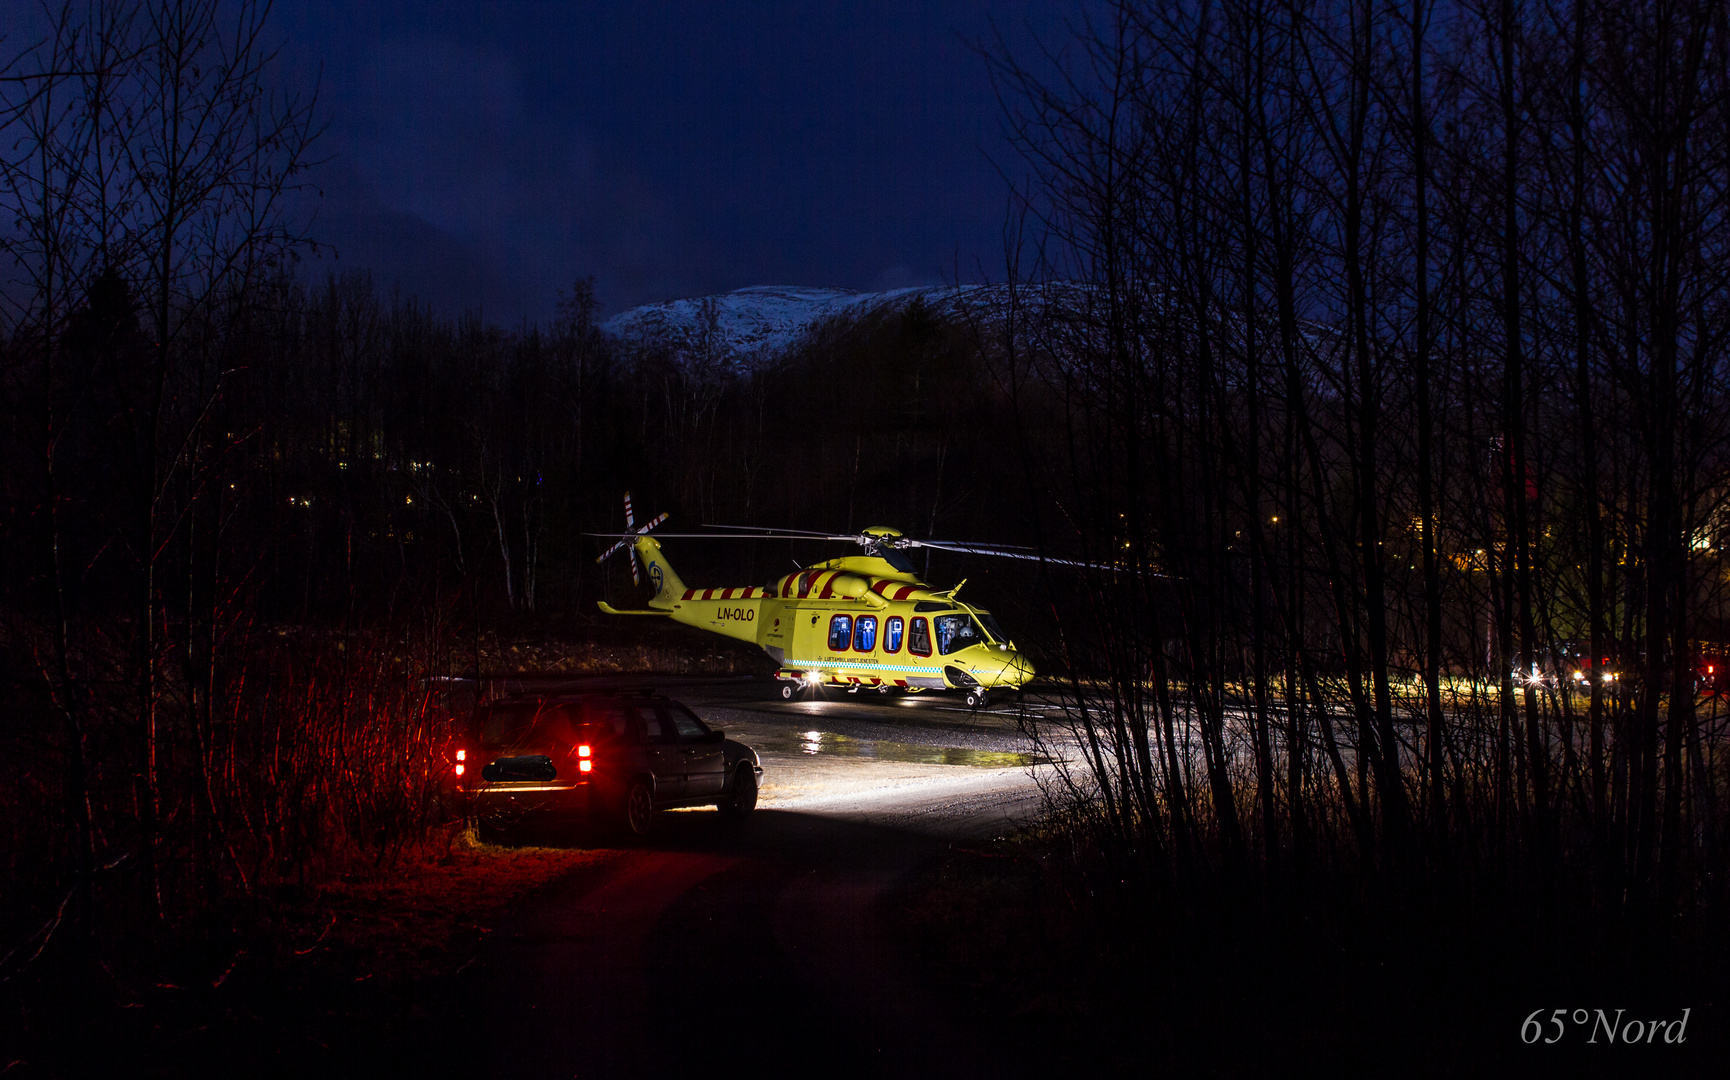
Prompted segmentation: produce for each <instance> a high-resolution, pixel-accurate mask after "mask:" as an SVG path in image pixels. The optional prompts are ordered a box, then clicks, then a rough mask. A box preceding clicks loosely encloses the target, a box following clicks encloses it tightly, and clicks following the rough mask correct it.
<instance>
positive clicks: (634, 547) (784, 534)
mask: <svg viewBox="0 0 1730 1080" xmlns="http://www.w3.org/2000/svg"><path fill="white" fill-rule="evenodd" d="M666 520H667V515H666V514H661V515H660V516H659V517H656V518H655V519H654V520H652V521H650V522H649V523H648V524H646V525H643V526H640V527H639V526H637V525H636V523H635V520H634V519H633V517H632V511H631V496H630V494H629V493H628V492H627V493H626V495H625V529H626V531H625V532H624V533H602V534H596V535H601V536H607V537H617V538H618V542H617V543H615V544H614V545H613V546H612V547H611V548H609V549H607V550H606V551H605V552H603V553H602V554H601V556H600V557H599V558H597V559H596V560H595V561H596V562H604V561H605V560H606V559H607V558H608V557H610V556H612V555H614V554H616V553H618V552H620V551H625V552H628V554H627V556H626V557H627V558H628V559H630V562H631V580H632V581H633V582H640V579H639V578H638V576H637V561H638V560H641V562H642V564H643V568H644V571H645V572H646V573H647V574H648V575H649V584H650V585H651V586H652V587H653V588H654V590H655V592H654V595H653V596H652V597H650V599H649V607H648V610H639V611H620V610H619V609H617V608H615V607H613V606H612V605H611V604H608V603H607V602H606V601H604V600H603V601H601V602H600V609H601V610H602V611H604V612H606V613H607V614H609V615H660V616H667V617H671V618H672V619H673V620H674V621H675V622H680V623H683V624H685V625H686V626H694V627H696V628H697V629H699V630H708V631H711V632H712V633H716V634H722V635H725V636H726V637H730V638H736V639H738V640H740V641H749V642H751V643H752V644H755V645H757V646H759V647H760V648H762V650H763V651H764V652H766V653H768V654H769V657H770V658H771V659H773V660H774V661H775V663H776V664H777V665H779V670H777V671H776V673H775V678H776V679H778V680H780V683H781V696H782V697H783V698H791V697H793V696H794V695H795V694H796V693H798V692H799V690H800V689H801V688H806V689H811V688H815V687H818V686H834V687H845V688H846V689H848V690H850V691H853V692H857V691H859V690H861V689H874V690H877V691H880V692H883V693H888V692H890V691H892V690H895V689H897V688H899V689H901V690H904V691H906V692H907V693H918V692H920V691H924V690H959V691H963V692H965V694H966V695H967V704H968V705H970V706H979V705H983V704H985V701H986V696H987V694H988V693H989V692H990V691H992V690H994V689H997V688H999V687H1005V688H1010V689H1018V688H1020V687H1021V686H1022V685H1024V684H1025V683H1026V682H1027V681H1028V680H1029V679H1031V678H1033V665H1032V664H1030V663H1029V662H1028V661H1027V658H1026V657H1024V656H1022V655H1021V653H1020V652H1018V651H1016V648H1015V643H1014V642H1012V641H1011V640H1010V639H1009V637H1008V636H1007V635H1005V634H1004V632H1003V630H1002V629H1001V628H1000V627H999V626H998V625H997V620H996V619H993V618H992V617H991V613H990V612H988V611H985V610H983V609H981V608H977V607H973V606H972V605H970V604H967V603H966V602H964V601H962V600H960V599H958V598H957V596H956V594H957V593H959V592H960V591H961V585H965V584H966V581H965V580H963V581H962V582H961V584H960V585H956V586H955V587H954V588H951V589H946V590H937V589H933V588H932V587H931V586H929V585H927V584H925V583H924V582H923V581H920V580H919V577H918V573H917V571H915V570H914V568H913V564H912V562H910V561H909V560H908V558H907V556H906V555H905V554H903V553H904V552H905V551H907V550H909V549H912V548H932V549H935V550H938V551H952V552H960V553H965V554H975V555H997V556H1003V557H1007V558H1014V559H1031V560H1035V561H1043V562H1050V563H1059V564H1063V565H1071V566H1081V565H1091V564H1083V563H1071V562H1069V561H1068V560H1064V559H1043V558H1041V557H1040V556H1038V555H1034V554H1029V553H1028V551H1027V549H1025V548H1021V549H1012V548H1008V547H1004V546H999V545H989V544H969V543H954V542H951V541H942V540H915V539H912V538H911V537H908V536H904V535H902V533H901V532H900V531H899V530H897V529H892V528H889V527H887V526H881V525H879V526H873V527H871V528H869V529H865V530H863V531H862V532H859V533H857V534H841V535H835V534H830V533H819V532H807V531H804V530H796V529H749V528H741V527H737V526H706V527H708V528H716V529H722V530H726V531H723V532H716V533H662V534H661V536H662V537H663V538H665V539H704V540H715V539H750V538H756V539H774V540H788V539H804V540H833V541H843V542H850V543H855V544H858V545H859V546H860V547H861V548H862V549H864V554H862V555H850V556H846V557H843V558H839V559H830V560H828V561H827V562H821V563H817V564H815V565H813V566H808V567H806V568H804V569H802V570H799V571H797V572H795V573H791V574H788V575H786V576H785V577H781V578H778V579H776V580H775V581H771V582H770V583H769V584H768V585H765V586H755V585H745V586H739V587H735V588H715V589H692V588H689V587H687V586H686V585H685V583H684V582H683V581H680V580H679V575H677V574H675V573H674V572H673V568H672V566H671V565H669V564H668V562H667V557H666V555H665V554H664V553H663V552H662V551H661V545H660V542H659V541H658V540H656V539H655V538H654V537H651V536H649V535H648V533H649V531H650V530H651V529H654V528H655V527H656V526H657V525H660V524H661V523H663V522H665V521H666Z"/></svg>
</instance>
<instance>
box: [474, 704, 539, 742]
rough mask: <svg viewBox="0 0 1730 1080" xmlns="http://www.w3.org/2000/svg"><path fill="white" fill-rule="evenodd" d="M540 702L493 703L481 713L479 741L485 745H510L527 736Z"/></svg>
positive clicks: (523, 739)
mask: <svg viewBox="0 0 1730 1080" xmlns="http://www.w3.org/2000/svg"><path fill="white" fill-rule="evenodd" d="M538 712H540V704H539V703H538V702H533V701H513V702H510V703H508V704H501V705H493V706H491V707H490V708H488V709H487V710H486V711H485V712H484V713H482V714H481V742H482V743H483V744H484V745H486V746H512V745H515V744H517V743H520V742H523V741H525V740H526V739H527V738H528V734H529V729H530V727H532V726H533V725H534V722H535V715H536V714H537V713H538Z"/></svg>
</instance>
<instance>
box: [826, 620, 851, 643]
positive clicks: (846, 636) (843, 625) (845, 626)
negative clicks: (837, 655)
mask: <svg viewBox="0 0 1730 1080" xmlns="http://www.w3.org/2000/svg"><path fill="white" fill-rule="evenodd" d="M851 640H853V616H851V615H837V616H835V617H834V618H832V619H830V620H829V651H830V652H844V651H846V649H847V643H848V642H849V641H851Z"/></svg>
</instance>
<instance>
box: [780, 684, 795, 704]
mask: <svg viewBox="0 0 1730 1080" xmlns="http://www.w3.org/2000/svg"><path fill="white" fill-rule="evenodd" d="M792 698H793V684H792V683H784V684H782V686H781V700H783V701H791V700H792Z"/></svg>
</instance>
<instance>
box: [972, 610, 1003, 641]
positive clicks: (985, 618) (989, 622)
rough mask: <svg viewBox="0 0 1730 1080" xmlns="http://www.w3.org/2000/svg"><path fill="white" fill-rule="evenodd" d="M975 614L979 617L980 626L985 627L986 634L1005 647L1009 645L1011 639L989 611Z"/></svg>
mask: <svg viewBox="0 0 1730 1080" xmlns="http://www.w3.org/2000/svg"><path fill="white" fill-rule="evenodd" d="M973 614H975V615H977V616H978V617H979V622H980V625H982V626H984V627H985V632H986V633H987V634H990V635H991V639H992V640H993V641H997V642H1000V643H1002V644H1004V645H1007V644H1009V638H1008V637H1007V636H1005V635H1004V633H1003V627H1001V626H998V625H997V620H996V619H994V618H992V617H991V613H990V612H989V611H975V612H974V613H973Z"/></svg>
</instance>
